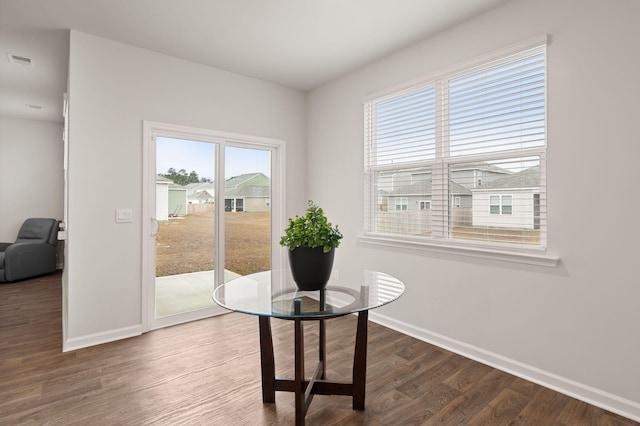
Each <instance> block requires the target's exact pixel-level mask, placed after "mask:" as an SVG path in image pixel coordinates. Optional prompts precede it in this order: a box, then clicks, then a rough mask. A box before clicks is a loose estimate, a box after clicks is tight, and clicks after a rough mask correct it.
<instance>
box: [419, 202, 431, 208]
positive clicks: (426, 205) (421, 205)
mask: <svg viewBox="0 0 640 426" xmlns="http://www.w3.org/2000/svg"><path fill="white" fill-rule="evenodd" d="M418 203H419V208H420V210H431V201H427V200H420V201H418Z"/></svg>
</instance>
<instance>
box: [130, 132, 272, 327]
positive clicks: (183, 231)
mask: <svg viewBox="0 0 640 426" xmlns="http://www.w3.org/2000/svg"><path fill="white" fill-rule="evenodd" d="M179 130H180V131H176V126H170V125H163V124H159V123H145V185H144V186H145V188H146V190H145V193H146V203H145V205H146V208H145V212H144V215H143V216H144V217H146V218H147V219H145V221H144V222H145V223H146V224H147V226H143V232H144V233H145V238H144V242H143V243H144V247H143V250H144V258H145V266H143V268H144V269H145V273H144V274H143V275H144V277H143V279H144V287H143V290H144V291H143V299H144V300H143V305H145V306H144V307H143V309H144V310H145V312H146V321H145V323H146V324H145V326H144V327H143V328H144V329H145V330H149V329H153V328H158V327H163V326H167V325H172V324H177V323H181V322H185V321H190V320H194V319H200V318H204V317H207V316H211V315H215V314H218V313H222V312H224V311H223V310H222V309H221V308H219V307H218V306H217V305H215V303H214V302H213V301H212V299H211V294H212V293H213V290H214V288H215V287H216V286H217V285H220V284H221V283H224V282H226V281H228V280H230V279H233V278H236V277H239V276H243V275H248V274H252V273H255V272H261V271H266V270H269V269H272V268H273V267H272V265H273V263H274V260H275V261H276V263H279V262H280V260H279V259H280V256H279V253H280V251H281V250H278V249H277V247H279V246H278V245H277V237H278V233H277V232H278V231H277V229H282V221H281V219H277V218H276V220H274V212H277V214H278V215H279V213H280V208H279V205H280V200H281V198H280V197H281V192H282V191H281V181H280V178H279V176H280V172H279V171H280V166H281V164H282V162H281V161H280V155H281V149H282V147H281V141H273V140H269V139H262V138H255V137H248V136H247V137H245V136H241V135H229V134H223V133H219V132H208V131H202V130H198V129H190V128H183V127H180V128H179ZM274 201H275V203H274ZM274 206H275V208H274ZM143 224H144V223H143ZM274 229H276V231H275V232H274ZM274 248H276V249H275V250H274Z"/></svg>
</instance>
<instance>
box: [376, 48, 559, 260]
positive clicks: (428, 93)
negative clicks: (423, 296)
mask: <svg viewBox="0 0 640 426" xmlns="http://www.w3.org/2000/svg"><path fill="white" fill-rule="evenodd" d="M545 62H546V40H542V39H538V40H536V41H535V42H533V43H531V44H529V45H528V46H526V48H518V49H515V48H514V49H510V51H509V52H508V53H503V54H501V55H499V56H498V55H496V56H494V57H492V59H491V60H489V61H487V60H486V58H485V59H484V60H483V61H477V62H475V63H474V64H473V65H472V66H465V67H464V68H456V69H453V70H448V71H446V72H442V73H437V74H434V75H432V76H431V78H428V79H423V80H421V81H420V82H417V83H416V82H412V83H411V84H407V86H405V87H404V88H403V89H393V90H390V91H388V92H386V93H385V94H384V95H381V96H376V97H372V98H371V99H368V100H367V101H366V102H365V104H364V126H365V158H364V161H365V194H366V209H365V236H368V237H373V238H387V239H388V238H393V239H394V240H403V239H404V240H405V241H410V242H411V243H417V244H439V243H447V244H449V245H450V244H451V243H454V244H459V245H462V246H472V245H473V246H476V247H477V246H478V245H479V246H486V245H489V246H492V247H495V246H500V247H501V248H504V249H507V250H508V249H509V248H519V249H520V248H544V247H545V245H546V194H545V193H546V181H545V173H544V170H545V167H544V166H545V155H546V123H545V121H546V120H545V117H546V96H545V86H546V78H545V74H546V73H545V69H546V65H545ZM425 200H429V201H425ZM398 212H403V214H399V213H398Z"/></svg>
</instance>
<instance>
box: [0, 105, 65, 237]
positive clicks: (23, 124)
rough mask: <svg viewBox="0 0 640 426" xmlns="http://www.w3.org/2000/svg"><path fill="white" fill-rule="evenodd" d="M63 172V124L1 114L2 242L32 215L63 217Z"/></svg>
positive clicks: (0, 192)
mask: <svg viewBox="0 0 640 426" xmlns="http://www.w3.org/2000/svg"><path fill="white" fill-rule="evenodd" d="M60 102H62V99H61V100H60ZM63 173H64V170H63V144H62V124H59V123H50V122H45V121H36V120H25V119H19V118H10V117H0V209H2V211H1V212H0V218H1V220H0V241H13V240H15V239H16V235H17V234H18V230H19V229H20V226H21V225H22V223H23V222H24V220H25V219H27V218H29V217H51V218H54V219H58V220H62V205H63V197H64V194H63V185H64V174H63Z"/></svg>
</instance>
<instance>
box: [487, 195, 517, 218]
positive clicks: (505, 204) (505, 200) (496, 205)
mask: <svg viewBox="0 0 640 426" xmlns="http://www.w3.org/2000/svg"><path fill="white" fill-rule="evenodd" d="M512 198H513V197H512V196H511V195H491V196H490V197H489V200H490V205H489V212H490V213H491V214H511V212H512V211H513V209H512V208H513V206H512Z"/></svg>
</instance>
